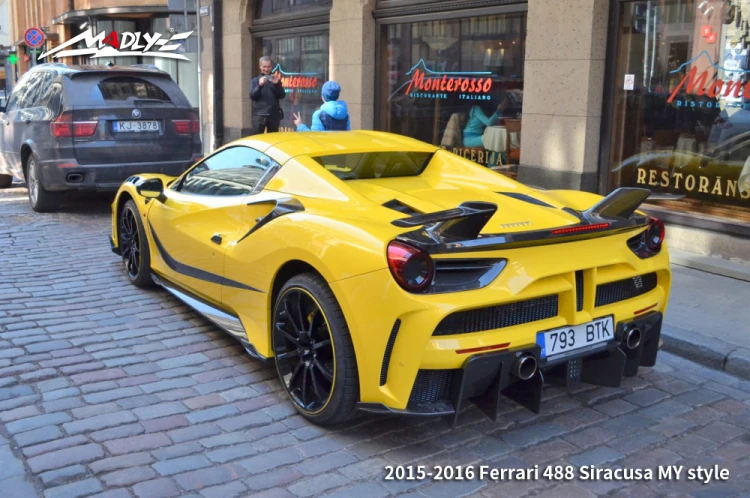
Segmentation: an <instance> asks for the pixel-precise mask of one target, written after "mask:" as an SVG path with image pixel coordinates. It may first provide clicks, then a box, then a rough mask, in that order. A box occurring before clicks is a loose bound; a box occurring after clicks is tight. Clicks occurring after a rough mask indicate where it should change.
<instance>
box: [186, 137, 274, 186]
mask: <svg viewBox="0 0 750 498" xmlns="http://www.w3.org/2000/svg"><path fill="white" fill-rule="evenodd" d="M275 166H278V165H277V164H276V163H275V162H274V161H273V160H272V159H270V158H269V157H268V156H266V155H265V154H263V153H261V152H258V151H256V150H254V149H251V148H249V147H242V146H239V147H230V148H228V149H224V150H223V151H221V152H218V153H216V154H214V155H213V156H211V157H208V158H207V159H205V160H204V161H203V162H202V163H200V164H199V165H197V166H196V167H195V168H193V169H192V170H191V171H190V172H189V173H188V174H187V175H186V176H185V179H184V180H183V181H182V183H181V184H180V185H179V187H178V190H179V191H180V192H185V193H190V194H197V195H215V196H229V195H248V194H250V193H251V192H252V191H253V189H254V188H255V187H256V186H257V185H258V182H259V181H260V179H261V178H262V177H263V174H264V173H266V171H267V170H268V169H269V168H271V167H275Z"/></svg>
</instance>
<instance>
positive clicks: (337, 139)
mask: <svg viewBox="0 0 750 498" xmlns="http://www.w3.org/2000/svg"><path fill="white" fill-rule="evenodd" d="M230 145H246V146H248V147H252V148H254V149H256V150H261V151H264V152H265V153H266V154H268V155H270V156H271V157H273V158H274V159H275V160H277V161H280V162H283V161H284V160H286V159H288V158H291V157H295V156H300V155H308V156H321V155H327V154H345V153H358V152H376V151H404V152H435V150H437V148H438V147H436V146H435V145H430V144H427V143H425V142H421V141H419V140H415V139H413V138H409V137H405V136H403V135H397V134H395V133H386V132H381V131H370V130H359V131H337V132H326V131H322V132H304V133H300V132H281V133H266V134H262V135H252V136H249V137H245V138H241V139H239V140H237V141H236V142H234V143H233V144H230Z"/></svg>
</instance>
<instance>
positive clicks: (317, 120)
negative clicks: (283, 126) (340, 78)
mask: <svg viewBox="0 0 750 498" xmlns="http://www.w3.org/2000/svg"><path fill="white" fill-rule="evenodd" d="M339 93H341V87H340V86H339V84H338V83H336V82H335V81H326V82H325V84H323V89H322V94H323V105H322V106H320V109H318V110H317V111H315V112H314V113H313V117H312V128H308V126H307V125H306V124H305V123H303V122H302V117H301V116H300V113H298V112H295V113H294V124H295V125H296V126H297V131H344V130H350V129H351V124H350V121H349V110H348V109H347V108H346V102H344V101H343V100H339Z"/></svg>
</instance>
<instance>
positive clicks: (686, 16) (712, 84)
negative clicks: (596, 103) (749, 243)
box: [608, 0, 750, 222]
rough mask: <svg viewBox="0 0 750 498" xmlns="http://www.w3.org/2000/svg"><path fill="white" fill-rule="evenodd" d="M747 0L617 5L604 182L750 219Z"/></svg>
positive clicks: (685, 207) (666, 204) (670, 203)
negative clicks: (612, 94) (615, 62)
mask: <svg viewBox="0 0 750 498" xmlns="http://www.w3.org/2000/svg"><path fill="white" fill-rule="evenodd" d="M748 7H749V5H748V4H747V3H746V2H723V1H720V0H707V1H704V0H698V1H694V0H664V1H662V2H658V3H657V2H647V1H636V2H628V3H623V4H622V5H620V6H619V9H620V12H619V14H620V16H619V17H620V25H619V26H618V32H617V50H618V54H617V71H616V76H615V80H614V81H613V82H611V84H612V85H613V86H614V89H613V93H614V105H613V114H612V119H613V121H612V135H611V137H610V150H609V165H608V166H609V170H610V173H609V183H610V184H609V187H610V189H615V188H617V187H621V186H629V187H646V188H649V189H651V191H652V192H654V193H656V194H661V195H660V196H659V198H660V199H663V200H660V201H655V202H656V203H657V204H660V205H661V207H663V208H666V209H669V210H672V211H683V212H693V213H701V214H702V215H709V216H716V217H724V218H734V219H735V220H736V219H739V220H741V221H745V222H748V221H750V67H749V66H748V50H749V49H750V25H749V23H748V20H750V9H749V8H748Z"/></svg>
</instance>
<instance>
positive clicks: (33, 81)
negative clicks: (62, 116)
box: [21, 72, 47, 109]
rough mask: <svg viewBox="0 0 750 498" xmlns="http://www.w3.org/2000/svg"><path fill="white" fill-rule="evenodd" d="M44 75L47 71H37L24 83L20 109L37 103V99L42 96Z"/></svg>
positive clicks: (34, 105)
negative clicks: (24, 89)
mask: <svg viewBox="0 0 750 498" xmlns="http://www.w3.org/2000/svg"><path fill="white" fill-rule="evenodd" d="M46 75H47V72H38V73H34V74H32V75H31V78H29V82H28V83H27V84H26V91H25V92H24V96H23V100H22V101H21V108H22V109H28V108H30V107H36V106H37V105H39V99H40V97H41V96H42V91H43V89H44V80H45V77H46Z"/></svg>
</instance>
